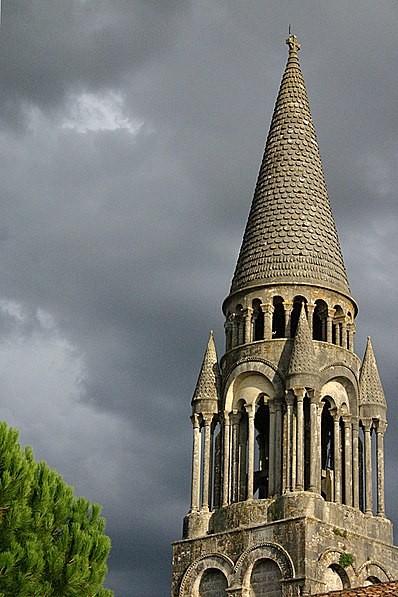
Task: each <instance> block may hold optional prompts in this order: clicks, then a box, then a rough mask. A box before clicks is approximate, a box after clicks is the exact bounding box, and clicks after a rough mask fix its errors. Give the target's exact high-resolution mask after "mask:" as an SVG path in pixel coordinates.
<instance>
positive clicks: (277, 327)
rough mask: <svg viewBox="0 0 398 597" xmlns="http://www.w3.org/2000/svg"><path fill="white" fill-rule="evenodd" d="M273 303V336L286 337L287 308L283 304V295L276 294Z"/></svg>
mask: <svg viewBox="0 0 398 597" xmlns="http://www.w3.org/2000/svg"><path fill="white" fill-rule="evenodd" d="M272 304H273V306H274V312H273V314H272V337H273V338H284V337H285V308H284V306H283V298H282V297H281V296H275V297H274V299H273V301H272Z"/></svg>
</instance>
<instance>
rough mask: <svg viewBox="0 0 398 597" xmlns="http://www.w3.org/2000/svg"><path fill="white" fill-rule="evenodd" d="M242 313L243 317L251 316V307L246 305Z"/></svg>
mask: <svg viewBox="0 0 398 597" xmlns="http://www.w3.org/2000/svg"><path fill="white" fill-rule="evenodd" d="M242 315H243V317H251V316H252V315H253V309H252V308H251V307H246V309H243V311H242Z"/></svg>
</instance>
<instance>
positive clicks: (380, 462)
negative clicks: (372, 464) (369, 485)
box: [376, 421, 387, 516]
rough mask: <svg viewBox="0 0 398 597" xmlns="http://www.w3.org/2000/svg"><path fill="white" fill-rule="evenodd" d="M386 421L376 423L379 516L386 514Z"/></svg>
mask: <svg viewBox="0 0 398 597" xmlns="http://www.w3.org/2000/svg"><path fill="white" fill-rule="evenodd" d="M386 428H387V425H386V423H384V422H383V421H377V424H376V455H377V457H376V466H377V516H384V515H385V514H384V433H385V430H386Z"/></svg>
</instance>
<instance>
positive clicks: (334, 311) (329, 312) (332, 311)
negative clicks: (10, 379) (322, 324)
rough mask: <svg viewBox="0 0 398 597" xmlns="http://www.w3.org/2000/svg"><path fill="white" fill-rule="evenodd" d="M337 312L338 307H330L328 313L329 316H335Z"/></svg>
mask: <svg viewBox="0 0 398 597" xmlns="http://www.w3.org/2000/svg"><path fill="white" fill-rule="evenodd" d="M335 313H336V309H332V308H331V307H328V314H327V317H328V318H329V317H333V316H334V314H335Z"/></svg>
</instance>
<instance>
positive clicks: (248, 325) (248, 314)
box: [243, 307, 253, 344]
mask: <svg viewBox="0 0 398 597" xmlns="http://www.w3.org/2000/svg"><path fill="white" fill-rule="evenodd" d="M252 316H253V309H252V308H251V307H247V309H245V310H244V312H243V317H244V322H245V344H249V342H252V340H253V338H252V328H253V326H252Z"/></svg>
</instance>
